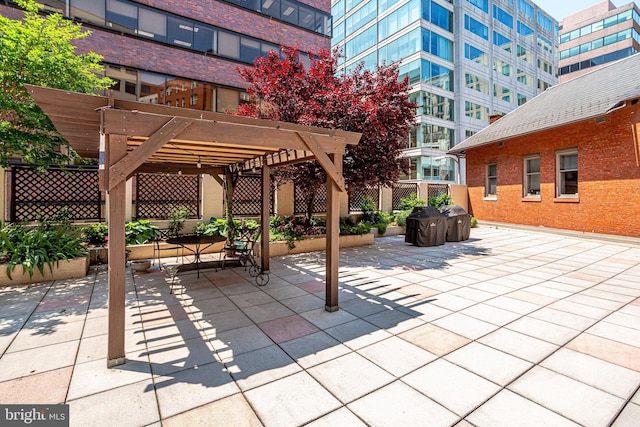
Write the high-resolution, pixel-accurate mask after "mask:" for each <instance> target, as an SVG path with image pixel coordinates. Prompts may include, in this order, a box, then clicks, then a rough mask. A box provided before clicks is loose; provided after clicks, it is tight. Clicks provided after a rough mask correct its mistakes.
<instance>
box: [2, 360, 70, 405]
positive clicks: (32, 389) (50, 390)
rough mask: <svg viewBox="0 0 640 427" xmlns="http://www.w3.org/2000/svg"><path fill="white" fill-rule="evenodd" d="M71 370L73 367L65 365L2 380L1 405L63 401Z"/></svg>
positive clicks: (46, 403)
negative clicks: (64, 366)
mask: <svg viewBox="0 0 640 427" xmlns="http://www.w3.org/2000/svg"><path fill="white" fill-rule="evenodd" d="M72 371H73V367H71V366H67V367H66V368H60V369H54V370H51V371H47V372H42V373H39V374H35V375H29V376H26V377H22V378H16V379H13V380H8V381H5V382H2V383H0V402H2V404H3V405H12V404H14V405H18V404H24V403H25V402H29V403H31V404H34V405H51V404H61V403H65V399H66V397H67V390H68V389H69V382H70V381H71V373H72Z"/></svg>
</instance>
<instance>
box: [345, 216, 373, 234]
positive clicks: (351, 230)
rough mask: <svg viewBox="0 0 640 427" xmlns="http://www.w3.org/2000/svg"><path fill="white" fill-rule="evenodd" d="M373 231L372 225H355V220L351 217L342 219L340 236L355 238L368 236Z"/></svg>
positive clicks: (361, 223)
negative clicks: (363, 235) (355, 236)
mask: <svg viewBox="0 0 640 427" xmlns="http://www.w3.org/2000/svg"><path fill="white" fill-rule="evenodd" d="M369 230H371V225H369V224H367V223H365V222H360V223H359V224H357V225H356V224H354V223H353V219H351V218H350V217H343V218H340V235H341V236H354V235H358V236H359V235H361V234H367V233H368V232H369Z"/></svg>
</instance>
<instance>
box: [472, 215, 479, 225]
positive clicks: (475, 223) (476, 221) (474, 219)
mask: <svg viewBox="0 0 640 427" xmlns="http://www.w3.org/2000/svg"><path fill="white" fill-rule="evenodd" d="M477 227H478V220H477V219H476V217H475V216H472V217H471V228H477Z"/></svg>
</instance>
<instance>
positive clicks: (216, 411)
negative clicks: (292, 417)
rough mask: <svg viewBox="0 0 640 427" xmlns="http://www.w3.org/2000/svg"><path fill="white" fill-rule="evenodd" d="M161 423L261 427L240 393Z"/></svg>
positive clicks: (171, 426) (180, 426)
mask: <svg viewBox="0 0 640 427" xmlns="http://www.w3.org/2000/svg"><path fill="white" fill-rule="evenodd" d="M162 425H163V426H164V427H184V426H199V427H218V426H228V427H262V423H261V422H260V419H259V418H258V416H257V415H256V414H255V412H253V409H251V406H250V405H249V404H248V403H247V400H246V399H245V398H244V396H243V395H242V394H240V393H237V394H234V395H232V396H229V397H225V398H222V399H220V400H216V401H214V402H211V403H208V404H206V405H202V406H199V407H197V408H194V409H191V410H189V411H186V412H183V413H181V414H178V415H174V416H173V417H170V418H167V419H164V420H163V421H162Z"/></svg>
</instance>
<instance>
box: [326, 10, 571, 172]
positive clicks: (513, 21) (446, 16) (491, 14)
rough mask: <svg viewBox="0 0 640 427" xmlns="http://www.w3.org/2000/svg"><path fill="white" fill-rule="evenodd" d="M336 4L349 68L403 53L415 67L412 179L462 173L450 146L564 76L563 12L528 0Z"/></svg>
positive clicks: (403, 70)
mask: <svg viewBox="0 0 640 427" xmlns="http://www.w3.org/2000/svg"><path fill="white" fill-rule="evenodd" d="M331 11H332V15H333V39H332V44H333V46H338V47H340V48H342V51H343V53H344V55H345V58H344V59H343V61H342V63H341V67H342V69H345V70H349V69H351V68H352V67H355V66H356V65H357V64H358V63H359V62H363V63H364V66H365V67H367V68H371V69H372V68H374V67H375V65H376V64H378V63H386V64H389V63H392V62H396V61H400V64H401V65H400V74H401V77H402V78H403V77H404V76H408V77H409V84H410V85H411V95H410V97H411V99H412V100H414V101H415V102H416V103H417V104H419V108H418V112H417V118H416V126H415V127H414V128H413V130H412V131H411V135H410V136H409V140H408V141H409V142H408V147H407V149H406V150H405V153H404V155H406V156H407V157H409V158H410V161H411V173H410V176H408V177H407V178H408V179H417V180H446V181H455V180H456V179H457V178H456V173H457V170H458V168H457V167H456V164H455V163H456V161H457V160H456V159H454V158H446V157H445V152H446V151H447V150H449V149H450V148H452V147H453V146H454V145H456V144H457V143H459V142H461V141H463V140H464V139H465V138H467V137H468V136H470V135H472V134H473V133H475V132H477V131H479V130H481V129H482V128H484V127H485V126H487V125H488V124H489V117H490V116H491V115H494V114H505V113H508V112H509V111H511V110H513V109H514V108H516V107H518V106H519V105H522V104H523V103H525V102H527V100H529V99H531V98H533V97H534V96H536V95H537V94H538V93H540V92H541V91H543V90H545V89H546V88H548V87H549V86H551V85H553V84H556V83H557V80H558V79H557V59H556V58H557V22H556V21H555V20H554V19H553V18H551V16H549V15H548V14H547V13H545V12H544V11H543V10H541V9H540V8H538V6H536V5H535V4H534V3H533V2H531V1H528V0H457V1H453V0H361V1H358V0H337V1H334V2H333V5H332V8H331ZM461 169H463V168H461Z"/></svg>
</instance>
